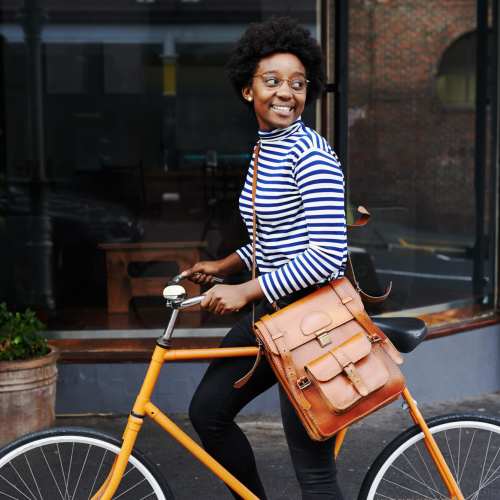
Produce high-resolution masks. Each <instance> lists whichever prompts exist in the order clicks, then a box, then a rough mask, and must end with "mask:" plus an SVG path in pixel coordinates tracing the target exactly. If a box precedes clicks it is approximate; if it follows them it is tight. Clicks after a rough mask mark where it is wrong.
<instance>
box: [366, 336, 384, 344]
mask: <svg viewBox="0 0 500 500" xmlns="http://www.w3.org/2000/svg"><path fill="white" fill-rule="evenodd" d="M368 338H369V340H370V342H371V343H372V344H376V343H377V342H382V337H380V336H379V335H377V334H374V335H368Z"/></svg>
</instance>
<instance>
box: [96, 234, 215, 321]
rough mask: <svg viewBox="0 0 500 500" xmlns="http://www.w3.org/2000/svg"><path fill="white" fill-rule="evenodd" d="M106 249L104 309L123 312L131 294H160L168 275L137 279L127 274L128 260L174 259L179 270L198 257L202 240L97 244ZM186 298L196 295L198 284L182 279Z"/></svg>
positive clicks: (165, 260)
mask: <svg viewBox="0 0 500 500" xmlns="http://www.w3.org/2000/svg"><path fill="white" fill-rule="evenodd" d="M99 248H101V249H102V250H104V251H105V252H106V268H107V286H108V312H110V313H126V312H128V309H129V304H130V299H131V298H132V297H152V296H154V297H161V296H162V292H163V288H164V287H165V285H166V284H167V282H168V280H169V278H171V276H162V277H152V278H149V277H148V278H141V277H133V276H130V274H129V269H128V267H129V264H130V263H131V262H175V263H176V264H177V265H178V267H179V272H180V271H183V270H184V269H187V268H188V267H191V266H192V265H193V264H195V263H196V262H198V261H199V260H200V250H201V249H202V248H206V242H204V241H173V242H142V243H101V244H100V245H99ZM182 286H183V287H184V288H185V289H186V292H187V294H188V297H192V296H194V295H199V294H200V286H199V285H196V284H195V283H192V282H190V281H187V280H186V281H184V282H183V283H182ZM194 309H196V307H193V310H194Z"/></svg>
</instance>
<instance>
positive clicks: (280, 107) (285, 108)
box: [271, 105, 293, 111]
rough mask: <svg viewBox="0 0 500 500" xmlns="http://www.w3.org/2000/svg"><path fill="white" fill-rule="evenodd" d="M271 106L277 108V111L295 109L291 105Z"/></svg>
mask: <svg viewBox="0 0 500 500" xmlns="http://www.w3.org/2000/svg"><path fill="white" fill-rule="evenodd" d="M271 107H272V108H273V109H275V110H276V111H292V109H293V108H291V107H290V106H276V105H272V106H271Z"/></svg>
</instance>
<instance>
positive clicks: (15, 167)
mask: <svg viewBox="0 0 500 500" xmlns="http://www.w3.org/2000/svg"><path fill="white" fill-rule="evenodd" d="M276 15H290V16H293V17H295V18H297V19H298V20H299V21H300V22H301V23H302V24H303V25H304V26H306V27H307V28H308V29H309V30H310V31H311V32H312V33H313V34H314V36H315V37H316V38H317V39H318V41H319V42H320V43H321V45H322V47H323V50H324V52H325V56H326V61H325V62H326V67H327V76H328V85H327V86H326V89H325V93H324V95H323V96H322V98H321V99H320V101H319V102H318V103H317V104H315V105H313V106H312V107H310V108H307V109H306V111H305V113H304V115H303V119H304V121H305V122H306V123H307V124H309V125H311V126H313V127H315V128H316V129H317V130H319V131H320V132H321V133H322V134H323V135H324V136H325V137H327V138H328V140H329V141H330V143H331V144H332V145H333V147H334V148H335V149H336V151H337V152H338V153H339V156H340V159H341V161H342V164H343V168H344V171H345V174H346V179H347V194H348V204H347V212H348V217H349V218H350V219H351V220H352V218H353V217H354V216H355V211H356V207H357V206H358V205H364V206H366V207H367V208H368V209H369V210H370V212H371V213H372V221H371V222H370V224H369V226H368V227H367V228H366V229H359V230H353V231H352V233H351V234H350V235H349V244H350V248H351V254H352V257H353V261H354V263H355V266H356V269H357V272H358V276H359V279H360V281H361V284H362V286H363V287H364V288H365V289H366V290H367V291H369V292H372V293H380V292H381V291H382V290H383V289H384V288H385V286H386V285H387V283H389V282H391V281H392V283H393V292H392V294H391V296H390V298H389V299H388V300H387V301H386V303H385V304H384V305H383V306H380V307H378V308H377V309H374V310H372V311H371V312H372V313H374V314H385V315H410V316H418V317H421V318H423V319H424V320H425V321H426V322H427V323H428V325H429V327H430V332H431V333H430V337H431V338H432V339H434V340H432V339H431V340H430V341H429V342H428V344H426V345H425V352H426V354H425V356H424V355H423V354H422V355H420V356H422V358H421V359H422V360H423V362H425V359H428V356H429V353H431V356H432V355H437V353H441V354H442V355H443V356H445V355H446V353H447V352H449V351H450V349H458V352H466V349H467V347H466V345H469V344H468V343H471V342H472V343H474V342H475V341H478V339H481V346H482V349H483V351H481V350H478V358H477V363H478V366H481V365H483V366H484V362H485V359H486V358H487V357H488V356H489V355H490V354H491V352H492V349H496V347H495V346H496V342H497V340H496V338H497V336H498V328H497V326H496V322H497V307H498V298H497V289H498V266H497V255H498V246H499V241H498V230H497V226H498V181H497V177H498V176H497V173H498V157H497V155H498V128H497V121H498V108H497V92H498V90H497V89H498V85H497V83H498V75H497V68H498V36H497V28H498V8H497V5H496V2H493V1H480V0H477V1H476V0H440V1H439V2H432V8H430V5H429V2H428V1H425V0H415V1H406V0H352V1H350V2H347V1H345V0H344V1H342V0H321V1H319V0H318V1H310V0H300V1H291V0H275V1H272V2H264V1H261V2H259V1H256V2H251V3H248V2H244V1H239V0H224V1H219V0H217V1H216V0H136V1H130V2H119V1H113V0H106V1H100V2H95V1H86V2H71V1H65V2H63V1H60V0H25V1H21V0H0V54H1V60H0V71H1V79H0V93H1V96H2V99H1V104H0V106H1V111H2V113H1V116H2V118H1V119H2V121H1V123H0V132H1V133H0V223H1V224H0V235H1V236H0V237H1V238H2V241H4V245H2V246H1V248H2V250H1V252H2V259H1V261H0V262H1V264H0V276H1V280H0V300H4V301H5V302H7V304H8V305H9V306H11V307H13V308H23V307H26V306H30V307H32V308H34V309H35V310H36V311H37V312H38V313H39V315H40V316H41V317H42V319H44V320H45V321H46V322H47V324H48V336H49V338H50V339H51V341H52V342H53V343H54V344H55V345H58V346H59V347H60V348H61V349H62V351H63V356H62V363H63V364H62V365H61V377H60V389H61V390H60V395H61V396H60V398H59V399H60V410H61V411H68V410H70V409H71V408H74V405H75V404H81V403H82V401H86V402H88V405H87V406H85V405H84V406H83V407H80V406H79V407H78V410H79V411H84V410H85V411H86V410H92V411H94V410H98V409H99V405H100V404H101V403H102V402H104V401H107V403H106V404H108V403H109V408H107V409H110V410H117V409H118V410H120V411H121V410H122V409H123V408H124V407H125V406H126V404H128V400H127V399H126V396H124V397H123V398H121V399H120V397H117V399H116V401H115V403H113V404H112V403H110V401H112V398H111V399H110V398H109V394H111V393H114V391H115V390H116V389H117V388H118V387H119V386H120V385H121V381H122V380H123V379H125V378H127V377H128V375H127V374H129V373H130V372H135V371H136V370H139V371H140V370H141V367H140V365H136V364H134V365H130V366H128V367H126V365H120V364H114V362H117V361H120V362H133V363H140V362H144V361H146V360H147V357H148V352H149V350H150V348H151V346H152V345H153V343H154V341H153V339H154V338H155V337H156V336H158V334H159V333H160V332H161V330H162V328H163V327H164V326H165V324H166V321H167V320H168V314H167V313H166V311H165V307H164V304H163V300H162V298H161V291H162V288H163V285H164V284H165V283H166V281H167V280H168V277H169V276H172V275H174V274H176V273H177V272H179V271H180V270H182V269H184V268H185V267H187V266H189V265H190V264H191V263H192V262H193V261H195V260H196V259H198V258H203V259H210V258H220V257H223V256H225V255H227V254H228V253H230V252H231V251H233V250H234V249H235V248H237V247H239V246H240V245H242V244H243V243H245V242H246V241H247V238H248V236H247V234H246V231H245V228H244V226H243V224H242V222H241V220H240V217H239V214H238V211H237V199H238V196H239V192H240V189H241V185H242V180H243V178H244V176H245V174H246V170H247V168H248V161H249V157H250V153H251V150H252V147H253V144H254V143H255V140H256V127H257V125H256V122H255V119H254V117H253V116H252V114H251V113H249V112H248V110H247V109H245V107H244V106H242V105H241V103H240V101H239V99H238V96H237V95H236V94H235V93H234V91H233V90H232V88H231V87H230V85H229V83H228V81H227V78H226V76H225V74H224V64H225V61H226V60H227V57H228V54H229V52H230V50H231V48H232V47H233V45H234V43H235V42H236V40H237V39H238V38H239V36H240V35H241V34H242V33H243V31H244V30H245V28H246V27H247V26H248V24H249V23H250V22H257V21H261V20H265V19H268V18H269V17H271V16H276ZM244 279H248V274H245V273H242V274H241V275H240V276H237V277H235V280H244ZM200 291H201V290H198V289H196V287H191V288H189V292H190V293H192V294H194V293H199V292H200ZM237 317H238V316H237V315H230V316H224V317H216V316H210V315H207V314H206V313H203V311H200V310H194V311H190V312H186V313H185V314H183V315H182V317H181V319H180V323H179V329H178V333H177V336H178V337H179V339H180V340H179V342H180V343H184V344H185V345H192V346H196V345H214V344H217V343H218V341H219V339H220V338H221V337H222V336H223V335H224V333H225V332H226V331H227V329H228V328H229V326H230V325H231V324H232V323H233V322H234V321H235V320H236V319H237ZM460 332H465V333H460ZM445 335H446V338H444V336H445ZM438 337H443V338H439V339H438ZM462 344H463V345H462ZM460 346H462V347H460ZM462 349H463V350H462ZM480 352H483V354H479V353H480ZM432 353H434V354H432ZM441 354H439V355H441ZM416 356H417V354H416ZM103 362H104V363H111V365H109V366H105V365H103V364H102V363H103ZM450 362H451V361H450ZM409 365H410V366H415V373H418V369H417V365H416V364H413V365H412V363H409ZM203 366H204V365H195V366H191V367H189V366H188V365H183V366H180V367H177V368H176V369H175V373H176V375H175V377H176V380H177V381H178V382H179V383H180V384H181V385H182V387H183V393H184V394H189V393H190V391H191V390H192V387H193V386H194V384H195V383H196V376H194V375H193V373H198V372H199V371H200V370H202V369H203ZM495 366H497V365H495ZM409 370H410V371H411V368H409ZM451 372H453V369H451ZM440 373H441V372H439V370H437V371H436V370H431V371H429V376H430V374H432V377H439V376H441V375H440ZM495 373H496V372H495ZM483 375H484V374H483ZM457 376H460V371H459V370H458V371H457ZM463 376H464V377H467V376H468V375H466V374H463ZM494 379H495V377H494V376H493V375H491V376H483V377H481V373H478V375H477V381H476V382H477V383H476V382H474V384H473V387H474V388H475V389H474V390H477V391H481V390H493V389H496V388H498V387H500V381H499V383H498V386H497V385H495V380H494ZM480 380H483V385H481V382H480ZM89 381H91V382H89ZM75 384H76V385H77V386H79V387H80V388H81V391H83V392H84V393H87V394H88V395H89V397H88V398H83V399H82V398H78V400H77V398H75V397H74V396H73V394H74V393H75V391H74V387H75ZM96 387H99V390H97V391H96V390H95V388H96ZM463 387H464V391H465V392H464V393H469V392H471V391H473V389H472V387H471V386H468V385H467V384H465V385H463ZM459 392H460V391H459ZM459 392H458V393H453V394H448V396H449V397H458V396H459V395H460V394H459ZM424 394H425V393H424ZM430 394H431V393H429V395H428V398H429V399H438V398H439V397H447V395H446V394H445V393H443V394H441V393H440V392H436V393H432V395H430ZM163 396H164V397H165V398H166V400H168V401H171V400H175V397H173V395H172V394H171V393H170V392H169V391H167V392H166V393H165V394H164V395H163ZM424 397H426V396H424ZM269 401H273V399H272V398H271V399H270V400H269ZM125 403H126V404H125ZM264 407H265V408H271V407H273V403H272V402H271V403H265V404H264Z"/></svg>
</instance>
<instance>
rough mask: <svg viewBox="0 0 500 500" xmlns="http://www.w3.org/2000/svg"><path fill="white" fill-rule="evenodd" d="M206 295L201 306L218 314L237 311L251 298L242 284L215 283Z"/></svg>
mask: <svg viewBox="0 0 500 500" xmlns="http://www.w3.org/2000/svg"><path fill="white" fill-rule="evenodd" d="M204 295H205V298H204V299H203V300H202V301H201V304H200V305H201V307H202V308H203V309H206V310H207V311H210V312H214V313H216V314H229V313H232V312H237V311H239V310H240V309H241V308H242V307H244V306H245V305H246V304H247V303H248V300H249V299H248V298H247V294H246V293H245V290H244V288H243V287H242V286H241V285H215V286H213V287H212V288H210V290H208V291H207V292H205V293H204Z"/></svg>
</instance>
